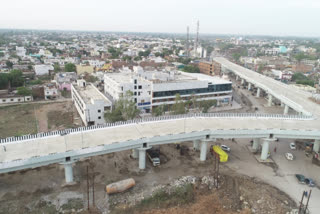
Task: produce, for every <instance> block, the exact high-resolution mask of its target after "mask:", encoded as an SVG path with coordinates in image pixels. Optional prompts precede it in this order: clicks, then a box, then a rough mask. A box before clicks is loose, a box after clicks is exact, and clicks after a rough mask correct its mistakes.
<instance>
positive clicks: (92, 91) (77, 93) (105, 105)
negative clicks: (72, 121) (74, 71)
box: [71, 80, 112, 126]
mask: <svg viewBox="0 0 320 214" xmlns="http://www.w3.org/2000/svg"><path fill="white" fill-rule="evenodd" d="M71 97H72V101H73V103H74V105H75V107H76V109H77V111H78V113H79V115H80V117H81V119H82V121H83V123H84V124H85V125H86V126H93V125H103V124H105V123H106V121H105V119H104V113H105V112H107V111H110V110H111V109H112V103H111V101H110V100H109V99H108V98H107V97H106V96H104V95H103V94H102V93H101V92H100V91H99V90H98V89H97V88H96V87H95V86H93V85H92V84H91V83H89V84H87V83H86V81H85V80H78V81H77V83H73V84H72V85H71Z"/></svg>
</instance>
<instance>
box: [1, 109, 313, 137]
mask: <svg viewBox="0 0 320 214" xmlns="http://www.w3.org/2000/svg"><path fill="white" fill-rule="evenodd" d="M187 118H256V119H273V120H313V119H314V118H313V117H312V116H305V115H282V114H254V113H196V114H182V115H169V116H159V117H150V118H141V119H135V120H128V121H119V122H115V123H107V124H105V125H101V126H87V127H79V128H73V129H65V130H60V131H52V132H45V133H38V134H33V135H24V136H20V137H8V138H4V139H0V143H8V142H18V141H24V140H33V139H38V138H44V137H50V136H63V135H66V134H71V133H77V132H84V131H91V130H97V129H104V128H109V127H118V126H123V125H130V124H138V123H145V122H159V121H166V120H177V119H187Z"/></svg>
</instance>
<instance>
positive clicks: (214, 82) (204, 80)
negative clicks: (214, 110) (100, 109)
mask: <svg viewBox="0 0 320 214" xmlns="http://www.w3.org/2000/svg"><path fill="white" fill-rule="evenodd" d="M104 84H105V93H107V94H109V95H110V96H111V97H112V98H113V99H114V100H118V99H119V98H120V97H121V96H123V95H124V94H125V93H126V92H127V91H132V92H133V99H134V101H135V102H136V104H137V107H138V108H139V109H141V110H144V111H146V112H150V111H151V110H152V108H153V107H156V106H159V105H162V104H165V105H169V106H170V105H172V104H174V103H175V98H176V95H177V94H180V96H181V98H182V100H183V101H187V100H190V99H191V98H192V97H195V98H196V99H197V100H217V101H218V103H219V104H220V105H223V104H229V103H230V102H231V98H232V88H231V82H229V81H226V80H224V79H221V78H219V77H213V76H208V75H204V74H197V73H185V72H180V71H144V70H143V69H142V68H141V67H134V68H133V71H131V70H130V69H128V68H127V69H123V70H122V71H121V72H120V73H107V74H105V78H104Z"/></svg>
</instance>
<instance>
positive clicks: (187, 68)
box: [182, 65, 200, 73]
mask: <svg viewBox="0 0 320 214" xmlns="http://www.w3.org/2000/svg"><path fill="white" fill-rule="evenodd" d="M182 70H183V71H184V72H188V73H200V69H199V68H198V67H196V66H194V65H186V66H184V67H183V69H182Z"/></svg>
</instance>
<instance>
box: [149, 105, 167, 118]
mask: <svg viewBox="0 0 320 214" xmlns="http://www.w3.org/2000/svg"><path fill="white" fill-rule="evenodd" d="M166 109H167V108H166V105H160V106H157V107H155V108H154V109H153V110H152V115H153V116H156V117H158V116H162V115H163V114H164V112H165V111H166Z"/></svg>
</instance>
